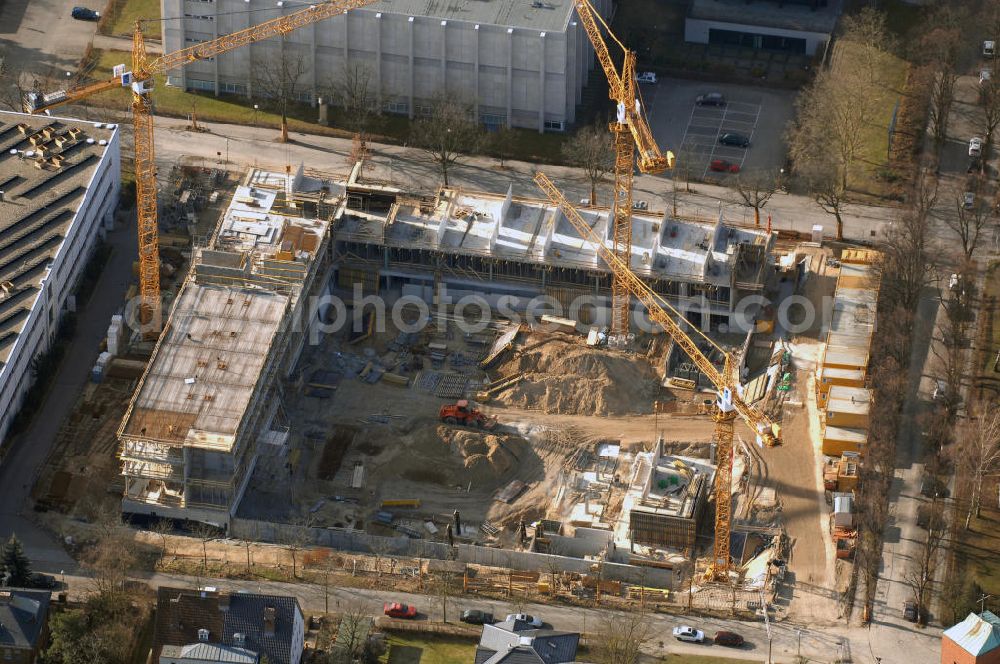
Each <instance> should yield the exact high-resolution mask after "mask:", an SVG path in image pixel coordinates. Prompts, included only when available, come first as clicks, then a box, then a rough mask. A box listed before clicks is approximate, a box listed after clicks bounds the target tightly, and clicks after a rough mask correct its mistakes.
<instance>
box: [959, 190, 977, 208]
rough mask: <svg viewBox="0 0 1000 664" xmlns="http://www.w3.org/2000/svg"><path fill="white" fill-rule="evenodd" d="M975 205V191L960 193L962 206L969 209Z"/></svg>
mask: <svg viewBox="0 0 1000 664" xmlns="http://www.w3.org/2000/svg"><path fill="white" fill-rule="evenodd" d="M975 205H976V194H975V193H973V192H971V191H967V192H965V193H964V194H962V207H964V208H965V209H966V210H971V209H972V208H973V207H975Z"/></svg>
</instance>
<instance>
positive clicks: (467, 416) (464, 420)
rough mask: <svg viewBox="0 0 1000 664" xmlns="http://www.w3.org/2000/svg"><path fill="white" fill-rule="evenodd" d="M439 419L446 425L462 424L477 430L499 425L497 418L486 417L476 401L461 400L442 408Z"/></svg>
mask: <svg viewBox="0 0 1000 664" xmlns="http://www.w3.org/2000/svg"><path fill="white" fill-rule="evenodd" d="M438 417H440V418H441V421H442V422H444V423H445V424H461V425H462V426H466V427H473V428H475V429H492V428H493V427H495V426H496V425H497V419H496V418H495V417H486V416H485V415H483V412H482V411H481V410H479V408H478V407H477V404H476V403H475V402H474V401H469V400H468V399H460V400H458V401H456V402H455V403H449V404H445V405H443V406H441V411H440V412H439V413H438Z"/></svg>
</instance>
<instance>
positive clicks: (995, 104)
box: [979, 78, 1000, 169]
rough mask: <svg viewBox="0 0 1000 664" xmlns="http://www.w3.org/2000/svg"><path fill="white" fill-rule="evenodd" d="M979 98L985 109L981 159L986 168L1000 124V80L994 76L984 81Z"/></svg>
mask: <svg viewBox="0 0 1000 664" xmlns="http://www.w3.org/2000/svg"><path fill="white" fill-rule="evenodd" d="M979 98H980V101H981V102H982V109H983V117H982V122H983V124H982V127H983V155H982V158H981V159H980V160H979V161H980V163H981V164H982V165H983V168H984V169H985V166H986V162H988V161H989V160H990V154H991V153H992V152H993V138H994V136H995V134H996V130H997V126H998V125H1000V81H997V80H996V79H993V78H991V79H989V80H988V81H984V82H983V83H982V85H980V87H979Z"/></svg>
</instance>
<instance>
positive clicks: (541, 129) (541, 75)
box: [538, 32, 545, 134]
mask: <svg viewBox="0 0 1000 664" xmlns="http://www.w3.org/2000/svg"><path fill="white" fill-rule="evenodd" d="M538 50H539V52H540V57H539V58H538V133H539V134H544V133H545V33H544V32H540V33H538Z"/></svg>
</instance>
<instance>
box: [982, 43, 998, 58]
mask: <svg viewBox="0 0 1000 664" xmlns="http://www.w3.org/2000/svg"><path fill="white" fill-rule="evenodd" d="M996 46H997V45H996V42H994V41H993V40H988V41H984V42H983V57H987V58H992V57H993V54H994V53H995V52H996Z"/></svg>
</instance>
